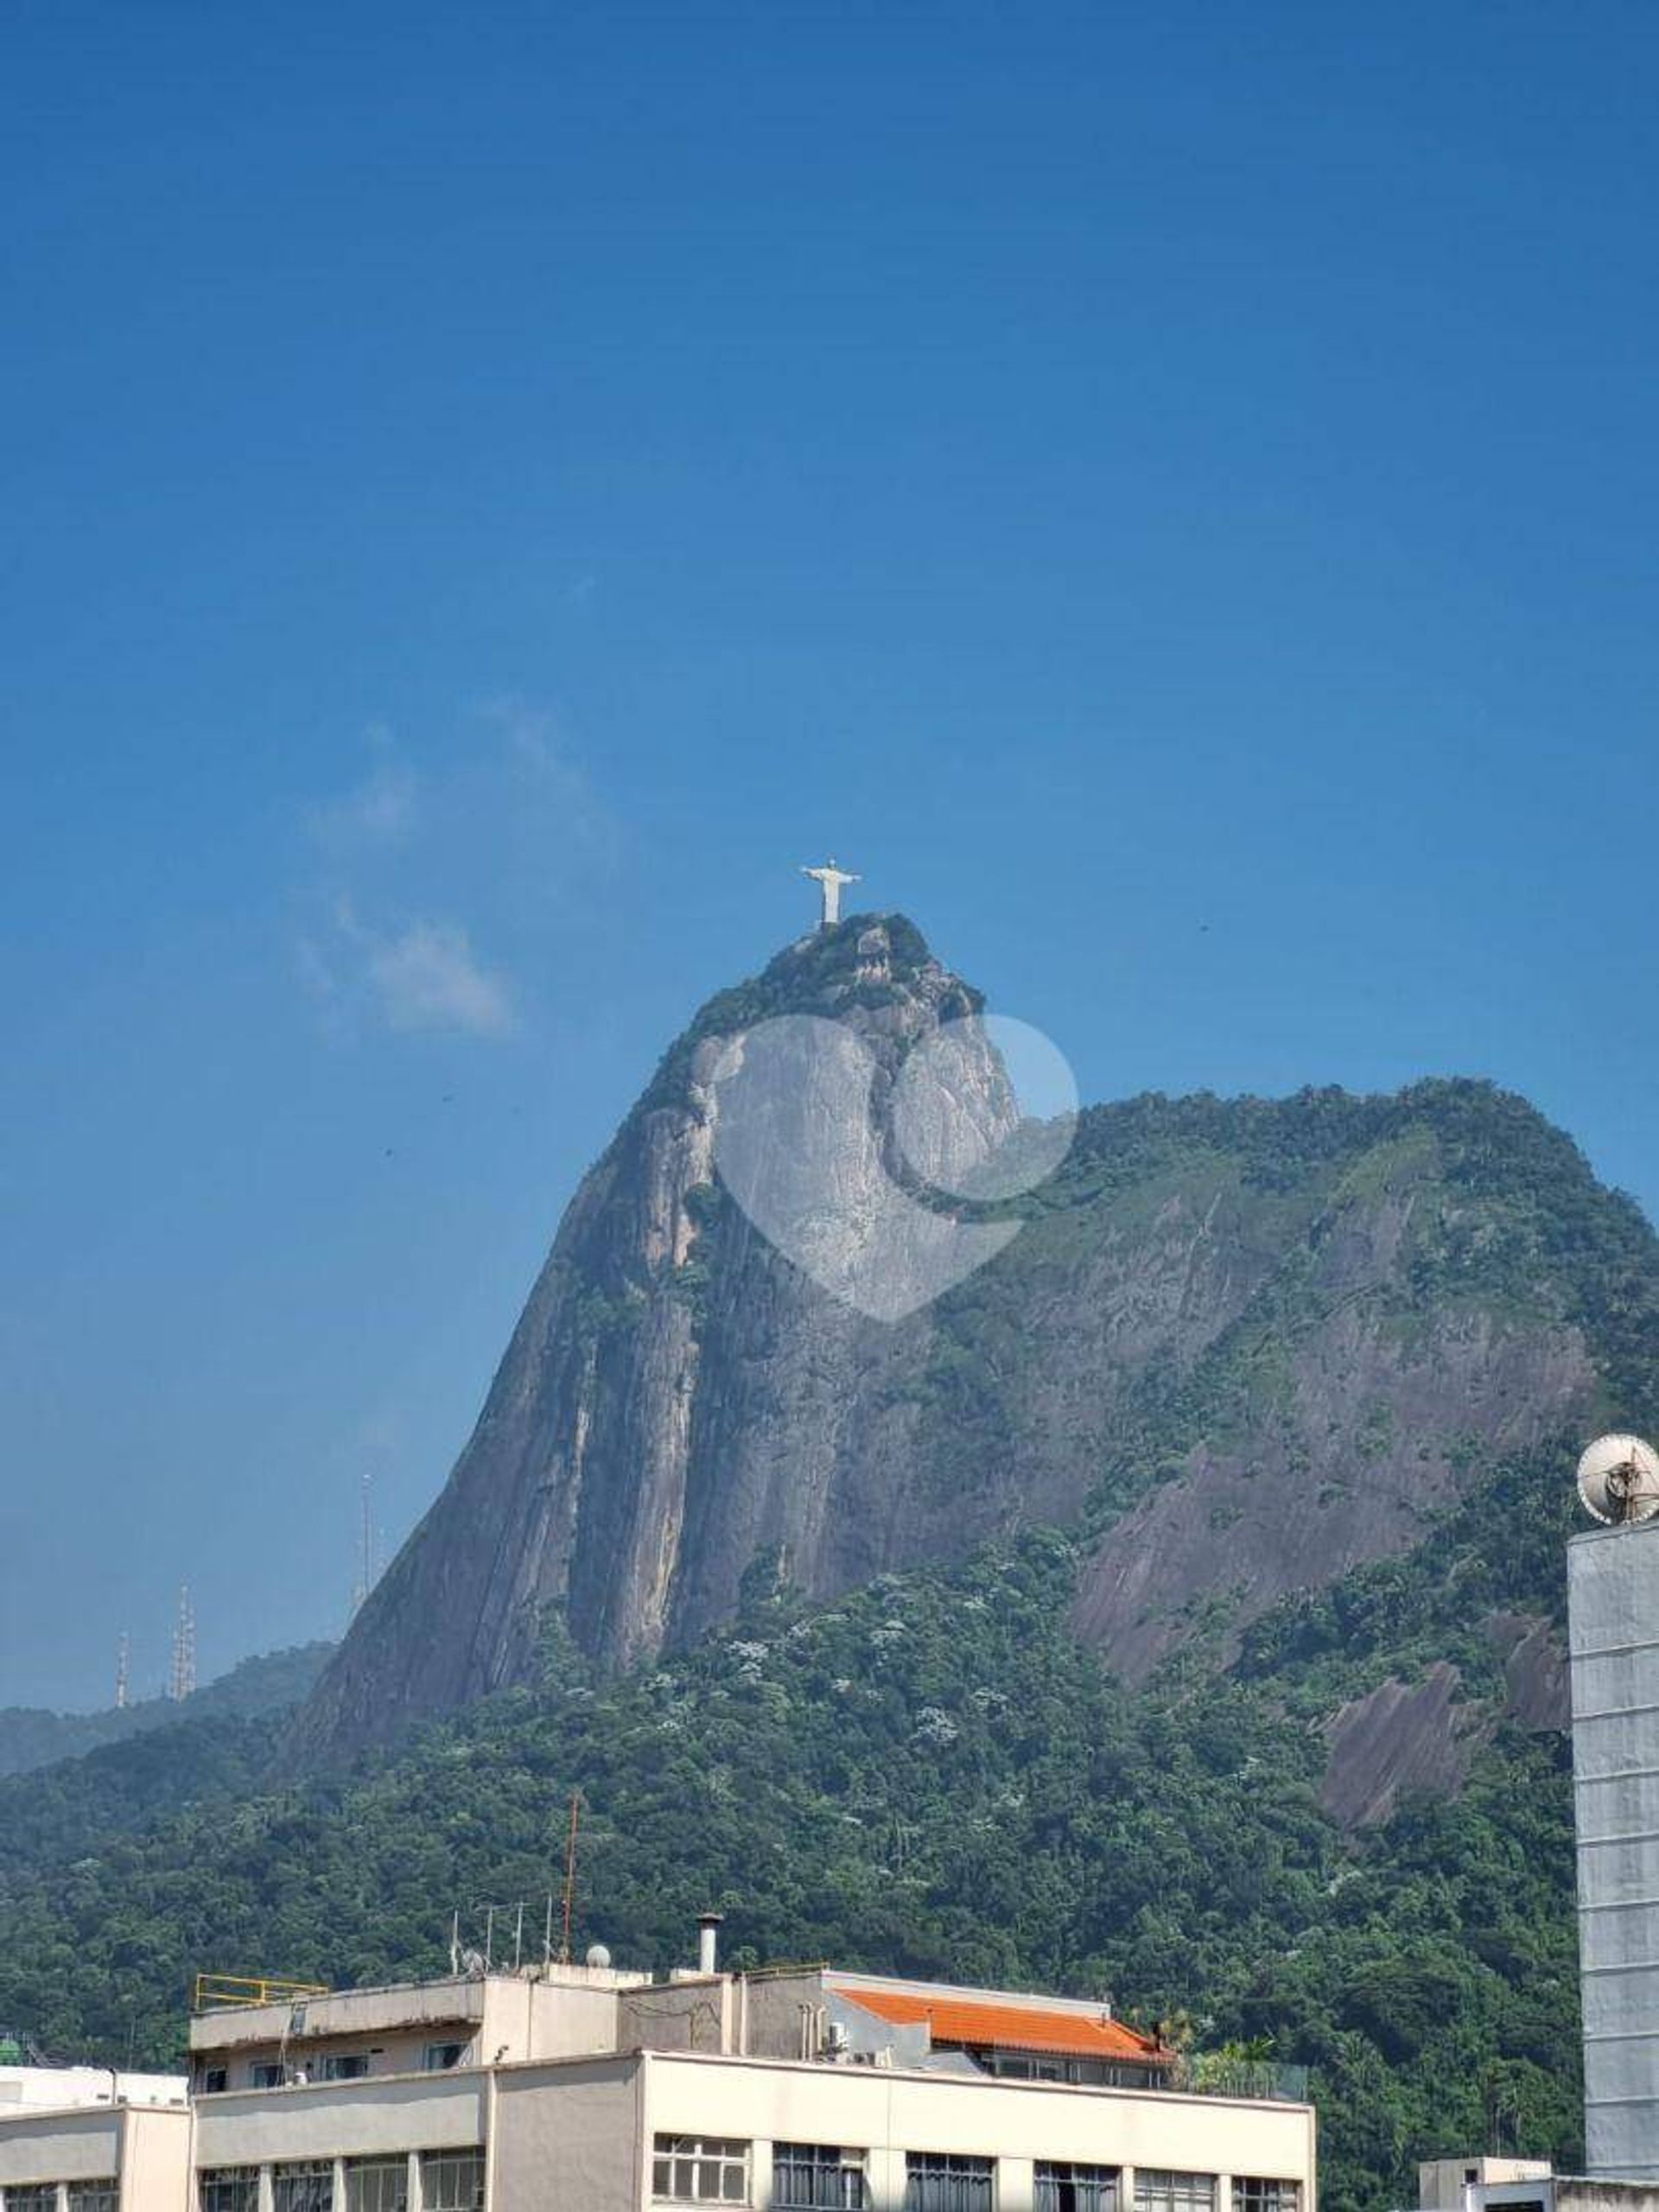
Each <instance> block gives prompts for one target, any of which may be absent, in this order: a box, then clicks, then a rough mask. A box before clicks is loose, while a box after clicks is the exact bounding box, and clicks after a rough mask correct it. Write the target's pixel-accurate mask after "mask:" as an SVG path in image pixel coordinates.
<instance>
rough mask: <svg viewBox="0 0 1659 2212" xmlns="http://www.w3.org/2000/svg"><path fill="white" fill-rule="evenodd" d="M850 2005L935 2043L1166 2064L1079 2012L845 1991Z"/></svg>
mask: <svg viewBox="0 0 1659 2212" xmlns="http://www.w3.org/2000/svg"><path fill="white" fill-rule="evenodd" d="M840 1994H841V1995H842V1997H843V1998H846V1999H848V2000H849V2002H850V2003H852V2004H854V2005H862V2007H863V2009H864V2010H865V2011H866V2012H874V2014H875V2016H876V2018H878V2019H879V2020H887V2021H890V2022H891V2023H892V2024H893V2025H894V2026H895V2027H911V2026H914V2025H915V2024H917V2023H918V2022H925V2024H926V2026H927V2029H928V2031H929V2033H930V2035H931V2037H932V2039H933V2041H934V2043H935V2044H970V2045H972V2046H973V2047H975V2048H976V2049H980V2048H985V2049H992V2050H1057V2051H1065V2052H1067V2053H1069V2054H1070V2055H1071V2056H1074V2057H1078V2058H1134V2059H1139V2060H1140V2061H1141V2063H1143V2064H1151V2065H1154V2066H1157V2065H1167V2064H1168V2063H1169V2056H1170V2054H1169V2053H1168V2052H1167V2051H1166V2050H1160V2047H1159V2045H1158V2044H1157V2043H1156V2041H1155V2040H1154V2037H1151V2036H1145V2035H1141V2033H1140V2032H1139V2031H1137V2030H1136V2029H1134V2028H1131V2027H1128V2026H1127V2025H1126V2024H1124V2023H1123V2022H1122V2020H1109V2019H1107V2018H1104V2017H1100V2018H1094V2019H1090V2018H1089V2017H1088V2016H1087V2015H1086V2014H1085V2013H1082V2012H1048V2011H1046V2010H1044V2009H1043V2008H1042V2007H1041V2006H1039V2005H991V2004H987V2003H986V2002H985V2001H984V2000H983V1999H980V1998H971V1997H920V1996H918V1995H917V1994H916V1993H914V1992H913V1991H912V1990H908V1989H849V1988H846V1987H845V1986H842V1988H841V1990H840Z"/></svg>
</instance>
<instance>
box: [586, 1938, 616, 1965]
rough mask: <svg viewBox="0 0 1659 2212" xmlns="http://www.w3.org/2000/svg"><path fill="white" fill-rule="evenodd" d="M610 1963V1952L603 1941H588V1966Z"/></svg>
mask: <svg viewBox="0 0 1659 2212" xmlns="http://www.w3.org/2000/svg"><path fill="white" fill-rule="evenodd" d="M610 1963H611V1955H610V1952H609V1951H608V1950H607V1948H606V1946H605V1945H604V1944H603V1943H590V1944H589V1945H588V1965H589V1966H590V1967H607V1966H609V1964H610Z"/></svg>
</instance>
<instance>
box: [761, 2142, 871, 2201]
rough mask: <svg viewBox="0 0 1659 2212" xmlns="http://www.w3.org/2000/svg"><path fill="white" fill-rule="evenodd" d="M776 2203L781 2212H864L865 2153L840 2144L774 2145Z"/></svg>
mask: <svg viewBox="0 0 1659 2212" xmlns="http://www.w3.org/2000/svg"><path fill="white" fill-rule="evenodd" d="M869 2201H870V2197H869V2190H868V2186H867V2184H866V2182H865V2178H864V2153H863V2152H861V2151H843V2150H842V2147H841V2145H839V2144H838V2143H774V2144H773V2145H772V2202H773V2204H774V2205H775V2206H776V2207H777V2212H864V2207H865V2206H866V2205H867V2204H868V2202H869Z"/></svg>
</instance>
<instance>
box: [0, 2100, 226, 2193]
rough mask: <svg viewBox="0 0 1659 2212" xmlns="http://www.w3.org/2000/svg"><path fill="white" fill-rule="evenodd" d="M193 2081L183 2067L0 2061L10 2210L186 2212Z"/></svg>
mask: <svg viewBox="0 0 1659 2212" xmlns="http://www.w3.org/2000/svg"><path fill="white" fill-rule="evenodd" d="M188 2086H189V2085H188V2082H186V2080H185V2078H184V2076H183V2075H164V2074H122V2073H118V2072H116V2071H114V2070H113V2069H111V2068H109V2067H93V2066H62V2067H57V2066H0V2203H3V2207H4V2212H179V2209H180V2208H181V2206H186V2205H188V2202H189V2192H190V2111H189V2107H188Z"/></svg>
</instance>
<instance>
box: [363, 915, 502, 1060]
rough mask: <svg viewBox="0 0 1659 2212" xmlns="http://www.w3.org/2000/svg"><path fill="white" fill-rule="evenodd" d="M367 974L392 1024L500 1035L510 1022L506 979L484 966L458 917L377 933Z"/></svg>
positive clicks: (395, 1025)
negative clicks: (379, 935) (389, 933)
mask: <svg viewBox="0 0 1659 2212" xmlns="http://www.w3.org/2000/svg"><path fill="white" fill-rule="evenodd" d="M365 973H366V975H367V976H368V981H369V986H370V988H371V989H372V992H373V993H374V995H375V999H376V1001H377V1003H378V1007H379V1009H380V1012H381V1014H383V1016H384V1017H385V1021H386V1023H387V1026H388V1027H391V1028H393V1029H459V1030H461V1031H464V1032H465V1033H467V1035H469V1036H473V1037H504V1036H505V1035H506V1033H507V1032H508V1031H509V1030H510V1029H512V1027H513V1021H514V1016H513V1010H512V998H511V996H510V995H509V993H508V989H507V986H506V983H505V981H504V980H503V979H502V978H501V977H500V976H493V975H492V974H491V973H490V971H489V970H488V969H486V967H484V966H483V964H482V963H480V960H479V957H478V956H477V954H476V953H475V952H474V950H473V948H472V945H471V944H470V943H469V942H468V940H467V932H466V931H465V930H464V929H463V928H462V927H461V924H460V923H459V922H411V923H410V925H408V927H407V928H406V929H403V930H400V931H398V932H397V935H396V936H395V937H389V938H381V939H380V940H379V941H378V943H377V944H372V945H371V946H370V948H369V950H368V954H367V957H366V961H365Z"/></svg>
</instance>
